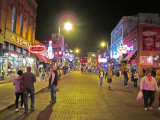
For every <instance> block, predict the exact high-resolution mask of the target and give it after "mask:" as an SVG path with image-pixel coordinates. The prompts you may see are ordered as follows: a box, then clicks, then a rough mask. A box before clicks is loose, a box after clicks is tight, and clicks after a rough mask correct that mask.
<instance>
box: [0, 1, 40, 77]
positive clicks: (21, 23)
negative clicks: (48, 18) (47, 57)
mask: <svg viewBox="0 0 160 120" xmlns="http://www.w3.org/2000/svg"><path fill="white" fill-rule="evenodd" d="M36 10H37V3H36V1H35V0H0V76H1V77H0V78H2V79H3V78H5V77H6V76H7V75H10V74H14V73H15V72H16V71H17V70H18V69H22V70H23V71H25V68H26V66H32V68H35V66H34V63H35V58H34V57H33V54H31V53H30V52H29V51H28V47H29V46H30V45H31V44H34V42H35V30H36V16H37V13H36ZM33 70H34V69H33ZM33 72H34V71H33Z"/></svg>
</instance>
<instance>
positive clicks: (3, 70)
mask: <svg viewBox="0 0 160 120" xmlns="http://www.w3.org/2000/svg"><path fill="white" fill-rule="evenodd" d="M6 76H7V58H4V57H0V80H5V78H6Z"/></svg>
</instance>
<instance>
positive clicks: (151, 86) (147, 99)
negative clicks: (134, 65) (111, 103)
mask: <svg viewBox="0 0 160 120" xmlns="http://www.w3.org/2000/svg"><path fill="white" fill-rule="evenodd" d="M116 72H117V71H115V72H114V71H111V68H110V67H109V68H108V70H107V71H106V73H104V71H103V69H102V68H99V74H98V75H99V81H100V86H101V87H102V84H103V79H104V76H105V79H107V85H108V88H109V89H111V82H112V76H113V75H115V76H116V77H117V76H118V77H121V76H123V77H124V87H128V81H129V79H131V81H132V82H133V86H134V87H138V80H140V91H141V92H142V95H143V99H144V109H145V110H146V111H147V110H153V108H152V104H153V102H154V100H155V92H156V91H157V92H159V96H158V110H160V70H157V71H156V70H155V69H153V68H146V67H145V68H144V69H143V77H142V78H141V79H140V75H139V73H138V71H137V70H136V69H131V71H129V69H127V68H125V69H124V70H123V71H121V72H120V73H119V75H117V73H116ZM118 72H119V71H118Z"/></svg>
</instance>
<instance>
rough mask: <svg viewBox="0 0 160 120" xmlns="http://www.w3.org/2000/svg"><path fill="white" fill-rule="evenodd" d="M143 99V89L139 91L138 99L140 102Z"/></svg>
mask: <svg viewBox="0 0 160 120" xmlns="http://www.w3.org/2000/svg"><path fill="white" fill-rule="evenodd" d="M142 99H143V93H142V91H139V93H138V95H137V101H138V102H140V101H141V100H142Z"/></svg>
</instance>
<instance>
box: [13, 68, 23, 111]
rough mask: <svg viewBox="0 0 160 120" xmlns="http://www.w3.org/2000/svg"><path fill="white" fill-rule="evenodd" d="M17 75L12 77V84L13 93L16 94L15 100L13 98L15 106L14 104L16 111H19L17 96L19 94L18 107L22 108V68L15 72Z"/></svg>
mask: <svg viewBox="0 0 160 120" xmlns="http://www.w3.org/2000/svg"><path fill="white" fill-rule="evenodd" d="M17 74H18V76H17V77H15V78H14V80H13V85H14V86H15V95H16V100H15V106H16V110H15V111H16V112H18V111H19V109H18V102H19V97H20V96H21V107H20V109H23V90H22V80H21V79H22V77H21V76H22V74H23V72H22V70H18V72H17Z"/></svg>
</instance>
